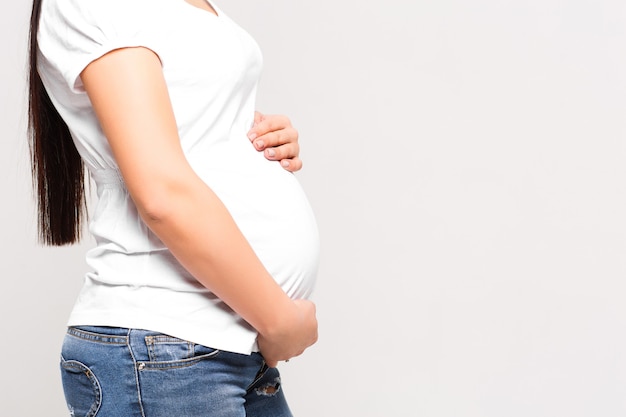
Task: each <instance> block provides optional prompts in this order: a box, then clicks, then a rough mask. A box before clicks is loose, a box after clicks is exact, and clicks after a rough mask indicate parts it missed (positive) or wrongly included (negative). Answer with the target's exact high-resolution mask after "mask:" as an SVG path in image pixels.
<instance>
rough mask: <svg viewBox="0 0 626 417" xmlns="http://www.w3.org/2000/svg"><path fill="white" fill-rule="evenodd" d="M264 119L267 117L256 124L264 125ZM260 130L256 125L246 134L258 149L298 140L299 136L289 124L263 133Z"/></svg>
mask: <svg viewBox="0 0 626 417" xmlns="http://www.w3.org/2000/svg"><path fill="white" fill-rule="evenodd" d="M266 121H267V119H266V120H264V121H262V122H261V123H259V125H258V126H261V125H264V124H265V122H266ZM260 132H261V131H259V130H257V128H256V127H253V128H252V129H251V131H250V133H249V134H248V138H250V140H251V141H252V143H253V144H254V147H255V148H256V149H257V150H259V151H261V150H263V149H266V148H271V147H276V146H280V145H284V144H286V143H294V142H298V137H299V135H298V131H297V130H296V129H294V128H293V127H291V126H288V127H283V128H281V129H278V130H273V131H270V132H265V133H260Z"/></svg>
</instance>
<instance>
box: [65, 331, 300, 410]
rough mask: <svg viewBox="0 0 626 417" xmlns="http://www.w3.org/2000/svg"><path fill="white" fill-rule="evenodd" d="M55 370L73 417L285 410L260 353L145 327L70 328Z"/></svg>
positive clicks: (276, 380) (275, 372) (271, 371)
mask: <svg viewBox="0 0 626 417" xmlns="http://www.w3.org/2000/svg"><path fill="white" fill-rule="evenodd" d="M61 376H62V380H63V390H64V391H65V398H66V401H67V404H68V408H69V410H70V415H71V416H74V417H92V416H99V417H173V416H177V417H178V416H180V417H196V416H197V417H199V416H203V417H244V416H247V417H270V416H271V417H291V412H290V411H289V407H288V406H287V403H286V401H285V397H284V395H283V392H282V388H281V386H280V375H279V373H278V370H277V369H275V368H269V367H268V366H267V365H266V364H265V361H264V360H263V357H262V356H261V355H260V354H258V353H253V354H251V355H242V354H238V353H231V352H224V351H219V350H216V349H211V348H208V347H205V346H201V345H197V344H195V343H191V342H187V341H184V340H181V339H177V338H174V337H171V336H167V335H163V334H160V333H156V332H151V331H146V330H135V329H122V328H112V327H91V326H89V327H83V326H81V327H70V328H69V329H68V332H67V335H66V336H65V339H64V341H63V349H62V353H61Z"/></svg>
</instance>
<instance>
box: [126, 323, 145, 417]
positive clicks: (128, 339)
mask: <svg viewBox="0 0 626 417" xmlns="http://www.w3.org/2000/svg"><path fill="white" fill-rule="evenodd" d="M130 332H131V329H128V333H127V335H126V347H127V348H128V352H129V353H130V357H131V358H132V360H133V373H134V374H135V386H136V387H137V400H138V401H139V411H140V412H141V417H146V414H145V413H144V411H143V399H142V398H141V386H140V385H139V370H138V369H137V359H135V354H134V353H133V348H132V346H131V345H130Z"/></svg>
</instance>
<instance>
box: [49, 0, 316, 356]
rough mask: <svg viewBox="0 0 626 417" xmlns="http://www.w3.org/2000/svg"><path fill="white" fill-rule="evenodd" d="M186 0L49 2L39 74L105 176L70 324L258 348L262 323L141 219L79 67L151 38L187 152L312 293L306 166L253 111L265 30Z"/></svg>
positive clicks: (264, 253)
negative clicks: (262, 134)
mask: <svg viewBox="0 0 626 417" xmlns="http://www.w3.org/2000/svg"><path fill="white" fill-rule="evenodd" d="M215 9H216V11H217V13H218V16H215V15H213V14H211V13H209V12H207V11H205V10H202V9H199V8H196V7H194V6H192V5H190V4H188V3H186V2H185V1H184V0H150V1H148V0H46V1H44V2H43V8H42V12H41V21H40V29H39V36H38V40H39V49H40V55H39V56H40V66H39V72H40V74H41V77H42V80H43V82H44V85H45V86H46V89H47V91H48V93H49V95H50V97H51V99H52V101H53V103H54V105H55V106H56V108H57V109H58V111H59V113H60V114H61V116H62V117H63V119H64V120H65V122H66V123H67V125H68V127H69V128H70V131H71V133H72V137H73V139H74V142H75V144H76V147H77V149H78V151H79V152H80V154H81V156H82V157H83V159H84V162H85V164H86V166H87V168H88V171H89V173H90V175H91V177H92V178H93V180H94V181H95V182H96V184H97V193H98V203H97V205H96V207H95V209H94V210H93V212H92V213H91V217H90V231H91V233H92V234H93V236H94V237H95V241H96V247H95V248H94V249H93V250H90V251H89V252H88V254H87V262H88V264H89V265H90V269H92V272H90V273H88V274H87V275H86V279H85V284H84V287H83V289H82V291H81V293H80V295H79V297H78V300H77V302H76V305H75V307H74V309H73V312H72V314H71V317H70V319H69V325H103V326H118V327H130V328H142V329H148V330H154V331H159V332H163V333H166V334H169V335H172V336H175V337H180V338H182V339H185V340H190V341H193V342H196V343H200V344H203V345H207V346H210V347H213V348H217V349H223V350H228V351H232V352H238V353H249V352H251V351H254V350H255V349H256V343H255V339H256V333H255V331H254V330H253V329H252V328H251V327H250V326H249V325H248V324H247V323H245V322H244V321H243V320H242V319H241V318H240V317H239V316H237V315H236V314H235V313H234V312H233V311H232V310H231V309H230V308H229V307H228V306H227V305H225V304H224V303H223V302H222V301H221V300H219V299H218V298H217V297H215V296H214V295H213V294H211V293H210V292H209V291H208V290H207V289H206V288H204V287H203V286H201V285H200V284H199V283H198V282H197V281H196V280H195V279H194V278H193V277H192V276H191V275H190V274H189V273H188V272H187V271H186V270H185V269H184V268H183V267H182V266H181V265H180V264H179V263H178V262H177V261H176V259H175V258H174V257H173V256H172V254H171V253H170V252H169V250H168V249H167V248H166V247H165V246H164V245H163V243H162V242H161V241H160V240H159V239H158V237H156V236H155V235H154V234H153V233H152V232H151V231H150V230H149V229H148V227H147V226H146V225H145V224H144V223H143V221H142V220H141V219H140V217H139V216H138V214H137V210H136V208H135V206H134V204H133V202H132V200H131V198H130V196H129V194H128V191H127V190H126V188H125V186H124V183H123V180H122V178H121V175H120V174H119V170H118V167H117V164H116V162H115V160H114V158H113V155H112V153H111V149H110V147H109V145H108V142H107V140H106V138H105V137H104V135H103V133H102V130H101V128H100V126H99V123H98V121H97V119H96V116H95V114H94V112H93V109H92V107H91V104H90V102H89V99H88V97H87V95H86V93H85V92H84V89H83V86H82V83H81V80H80V73H81V72H82V70H83V69H84V68H85V67H86V66H87V65H88V64H89V63H90V62H92V61H93V60H94V59H97V58H98V57H100V56H102V55H103V54H105V53H107V52H109V51H111V50H113V49H117V48H122V47H132V46H143V47H147V48H149V49H151V50H152V51H154V52H155V53H156V54H157V55H158V56H159V58H160V59H161V62H162V66H163V73H164V76H165V80H166V82H167V86H168V90H169V94H170V98H171V100H172V105H173V108H174V113H175V117H176V122H177V125H178V132H179V135H180V138H181V143H182V147H183V149H184V152H185V155H186V156H187V159H188V161H189V163H190V164H191V166H192V167H193V169H194V170H195V171H196V172H197V173H198V175H199V176H200V177H201V178H202V179H203V181H205V182H206V183H207V184H208V185H209V187H211V188H212V189H213V191H215V192H216V194H217V195H218V196H219V197H220V199H221V200H222V201H223V202H224V204H225V205H226V207H227V208H228V210H229V211H230V213H231V215H232V216H233V218H234V219H235V221H236V223H237V225H238V226H239V228H240V229H241V231H242V232H243V234H244V235H245V237H246V238H247V239H248V241H249V242H250V244H251V245H252V247H253V249H254V251H255V252H256V254H257V256H258V257H259V258H260V259H261V261H262V262H263V264H264V265H265V267H266V268H267V270H268V271H269V272H270V274H271V275H272V276H273V277H274V279H275V280H276V281H277V282H278V283H279V284H280V285H281V287H282V288H283V289H284V290H285V292H286V293H287V294H288V295H289V296H290V297H292V298H306V297H308V296H309V295H310V293H311V291H312V288H313V284H314V280H315V274H316V270H317V261H318V235H317V227H316V224H315V219H314V217H313V213H312V210H311V208H310V206H309V203H308V201H307V199H306V197H305V195H304V192H303V191H302V189H301V187H300V185H299V183H298V182H297V180H296V178H295V176H294V175H293V174H291V173H289V172H287V171H285V170H284V169H283V168H282V167H281V166H280V165H279V164H278V163H277V162H273V161H268V160H266V159H265V158H264V157H263V155H262V154H261V153H259V152H257V151H256V150H255V149H254V148H253V146H252V145H251V143H250V141H249V140H248V139H247V137H246V134H247V132H248V130H249V128H250V127H251V124H252V122H253V119H254V109H255V94H256V87H257V82H258V78H259V75H260V71H261V64H262V58H261V53H260V51H259V48H258V46H257V44H256V43H255V42H254V40H253V39H252V38H251V37H250V36H249V35H248V34H247V33H246V32H245V31H244V30H243V29H241V28H240V27H239V26H237V25H236V24H235V23H234V22H233V21H231V20H230V19H229V18H228V17H227V16H226V15H225V14H224V13H223V12H222V11H221V10H220V9H219V8H217V7H215Z"/></svg>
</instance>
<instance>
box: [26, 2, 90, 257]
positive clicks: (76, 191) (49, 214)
mask: <svg viewBox="0 0 626 417" xmlns="http://www.w3.org/2000/svg"><path fill="white" fill-rule="evenodd" d="M41 2H42V0H33V10H32V14H31V19H30V39H29V79H28V82H29V106H28V137H29V145H30V155H31V162H32V175H33V188H34V191H35V194H36V199H37V212H38V229H39V240H40V241H41V243H43V244H45V245H53V246H61V245H67V244H71V243H75V242H78V241H79V240H80V235H81V230H82V223H83V220H84V218H85V216H86V209H85V207H86V204H85V170H84V166H83V162H82V160H81V158H80V155H79V154H78V151H77V150H76V146H75V145H74V142H73V141H72V137H71V134H70V131H69V129H68V127H67V124H65V122H64V121H63V119H62V118H61V116H60V115H59V112H58V111H57V110H56V109H55V108H54V105H53V104H52V101H51V100H50V96H48V93H47V92H46V89H45V88H44V85H43V83H42V81H41V77H40V76H39V73H38V71H37V61H38V56H37V51H38V43H37V32H38V30H39V16H40V14H41Z"/></svg>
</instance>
